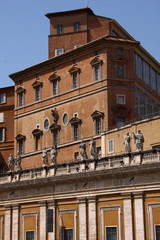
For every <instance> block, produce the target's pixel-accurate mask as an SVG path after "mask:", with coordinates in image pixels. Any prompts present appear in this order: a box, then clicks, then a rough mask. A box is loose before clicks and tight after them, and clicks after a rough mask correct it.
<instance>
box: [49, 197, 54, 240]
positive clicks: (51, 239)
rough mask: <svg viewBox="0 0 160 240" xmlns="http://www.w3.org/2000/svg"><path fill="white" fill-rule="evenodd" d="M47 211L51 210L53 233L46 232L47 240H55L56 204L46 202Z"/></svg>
mask: <svg viewBox="0 0 160 240" xmlns="http://www.w3.org/2000/svg"><path fill="white" fill-rule="evenodd" d="M48 209H53V232H48V240H55V239H56V225H55V223H56V203H55V201H49V202H48Z"/></svg>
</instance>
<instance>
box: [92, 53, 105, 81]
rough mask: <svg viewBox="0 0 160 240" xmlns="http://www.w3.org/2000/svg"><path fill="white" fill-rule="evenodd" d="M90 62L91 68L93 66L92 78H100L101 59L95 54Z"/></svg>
mask: <svg viewBox="0 0 160 240" xmlns="http://www.w3.org/2000/svg"><path fill="white" fill-rule="evenodd" d="M90 64H91V65H92V68H93V74H94V76H93V77H94V80H95V81H98V80H101V79H102V70H101V68H102V64H103V61H102V60H101V59H100V58H99V57H98V56H96V57H95V58H94V59H93V60H92V61H91V62H90Z"/></svg>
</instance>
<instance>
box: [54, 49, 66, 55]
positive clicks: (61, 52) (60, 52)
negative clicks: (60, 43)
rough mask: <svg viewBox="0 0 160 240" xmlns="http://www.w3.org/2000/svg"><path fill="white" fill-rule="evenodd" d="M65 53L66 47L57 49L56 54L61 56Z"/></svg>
mask: <svg viewBox="0 0 160 240" xmlns="http://www.w3.org/2000/svg"><path fill="white" fill-rule="evenodd" d="M63 53H64V48H57V49H55V56H59V55H61V54H63Z"/></svg>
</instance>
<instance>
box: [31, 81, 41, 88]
mask: <svg viewBox="0 0 160 240" xmlns="http://www.w3.org/2000/svg"><path fill="white" fill-rule="evenodd" d="M42 86H43V83H42V82H40V81H37V80H36V81H35V82H34V83H33V84H32V87H33V88H36V87H42Z"/></svg>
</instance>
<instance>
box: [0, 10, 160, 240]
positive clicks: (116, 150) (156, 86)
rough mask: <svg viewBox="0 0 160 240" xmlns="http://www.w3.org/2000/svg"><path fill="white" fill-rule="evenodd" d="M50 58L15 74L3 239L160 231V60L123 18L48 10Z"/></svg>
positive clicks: (0, 209) (106, 239) (0, 225)
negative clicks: (128, 29)
mask: <svg viewBox="0 0 160 240" xmlns="http://www.w3.org/2000/svg"><path fill="white" fill-rule="evenodd" d="M46 16H47V17H48V18H49V20H50V35H49V48H48V52H49V59H48V60H46V61H44V62H42V63H39V64H37V65H35V66H31V67H30V68H27V69H24V70H22V71H20V72H17V73H14V74H11V75H10V77H11V79H12V80H13V81H14V83H15V110H14V138H15V141H14V156H9V155H8V157H9V158H8V161H9V163H10V167H9V169H10V171H8V172H7V173H4V174H3V175H1V176H0V184H1V185H2V188H1V190H0V191H1V194H0V199H1V204H0V233H1V239H3V240H8V239H12V240H13V239H14V240H15V239H17V240H18V239H19V240H21V239H23V240H32V239H34V240H38V239H40V240H46V239H47V240H51V239H55V240H58V239H59V240H61V239H62V240H68V239H70V240H72V239H74V240H82V239H83V240H84V239H86V240H87V239H88V240H95V239H98V240H100V239H101V240H111V239H115V240H123V239H125V240H133V239H141V240H143V239H147V240H149V239H154V240H158V239H159V238H160V217H159V216H160V214H159V213H160V187H159V182H158V179H159V168H160V152H159V148H160V133H159V131H158V127H159V124H160V118H159V111H160V65H159V63H158V62H157V61H156V60H155V59H154V58H153V57H152V56H151V55H150V54H149V53H148V52H147V51H146V50H145V49H144V48H142V46H141V45H140V43H139V42H138V41H136V40H135V39H133V37H131V36H130V35H129V33H127V32H126V31H125V29H123V28H122V27H121V26H120V25H119V24H118V23H117V22H116V21H115V20H113V19H109V18H105V17H101V16H97V15H95V14H94V13H93V11H92V10H91V9H89V8H85V9H79V10H73V11H68V12H59V13H48V14H46Z"/></svg>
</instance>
